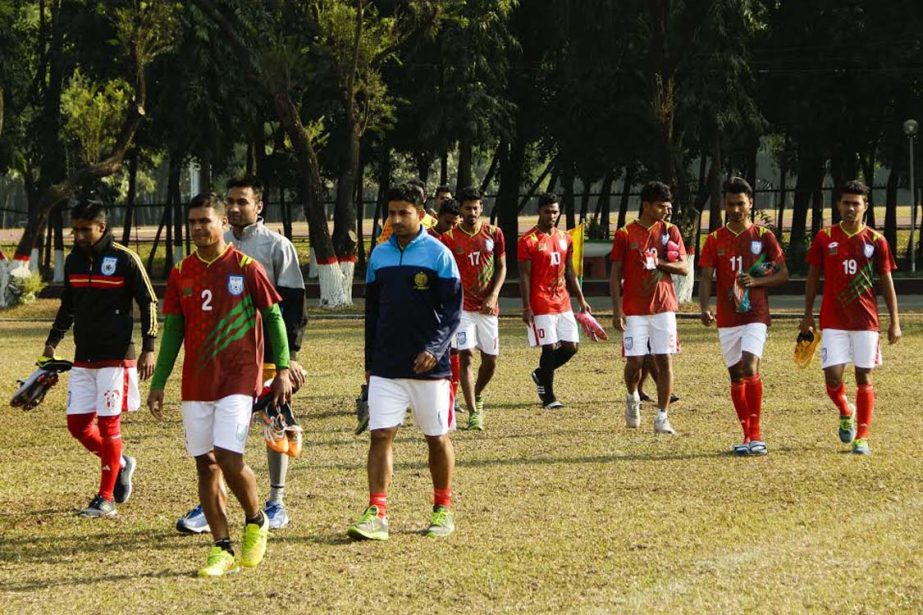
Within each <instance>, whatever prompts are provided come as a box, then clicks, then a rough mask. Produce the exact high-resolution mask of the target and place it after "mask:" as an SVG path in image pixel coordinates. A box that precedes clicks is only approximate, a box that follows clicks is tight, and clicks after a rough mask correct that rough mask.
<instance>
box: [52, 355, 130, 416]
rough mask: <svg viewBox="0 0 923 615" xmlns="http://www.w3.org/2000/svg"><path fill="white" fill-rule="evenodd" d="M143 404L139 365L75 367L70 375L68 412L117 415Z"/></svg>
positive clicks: (68, 381)
mask: <svg viewBox="0 0 923 615" xmlns="http://www.w3.org/2000/svg"><path fill="white" fill-rule="evenodd" d="M140 407H141V394H140V393H139V391H138V368H137V367H99V368H89V367H73V368H71V371H70V375H69V376H68V378H67V413H68V414H90V413H93V412H95V413H96V415H97V416H116V415H118V414H121V413H123V412H134V411H135V410H137V409H138V408H140Z"/></svg>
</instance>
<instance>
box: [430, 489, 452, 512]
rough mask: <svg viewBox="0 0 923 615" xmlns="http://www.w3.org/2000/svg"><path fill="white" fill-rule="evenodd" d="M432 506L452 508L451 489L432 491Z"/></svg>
mask: <svg viewBox="0 0 923 615" xmlns="http://www.w3.org/2000/svg"><path fill="white" fill-rule="evenodd" d="M433 506H442V507H444V508H449V507H450V506H452V490H451V489H433Z"/></svg>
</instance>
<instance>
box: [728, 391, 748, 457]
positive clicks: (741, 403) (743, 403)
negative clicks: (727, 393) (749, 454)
mask: <svg viewBox="0 0 923 615" xmlns="http://www.w3.org/2000/svg"><path fill="white" fill-rule="evenodd" d="M731 401H732V402H734V411H735V412H737V420H738V421H740V427H741V429H743V431H744V442H749V441H750V428H749V423H750V409H749V408H748V407H747V385H746V382H745V381H743V380H740V381H737V382H733V381H732V382H731Z"/></svg>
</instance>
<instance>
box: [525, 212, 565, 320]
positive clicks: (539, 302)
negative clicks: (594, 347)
mask: <svg viewBox="0 0 923 615" xmlns="http://www.w3.org/2000/svg"><path fill="white" fill-rule="evenodd" d="M571 243H572V240H571V236H570V234H568V233H565V232H564V231H559V230H558V229H556V228H555V229H551V234H549V235H546V234H545V233H543V232H542V231H540V230H538V227H537V226H536V227H533V228H532V230H530V231H528V232H527V233H526V234H525V235H523V236H522V237H520V238H519V244H518V246H517V247H518V249H517V257H518V259H519V260H521V261H530V262H531V263H532V275H531V276H530V277H529V282H530V284H529V304H530V307H531V308H532V313H533V314H534V315H536V316H541V315H544V314H561V313H563V312H570V311H571V307H570V294H569V293H568V292H567V283H566V280H565V278H564V272H565V259H566V258H567V251H568V250H569V249H570V246H571Z"/></svg>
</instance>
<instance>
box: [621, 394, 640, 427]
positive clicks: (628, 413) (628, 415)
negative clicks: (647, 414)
mask: <svg viewBox="0 0 923 615" xmlns="http://www.w3.org/2000/svg"><path fill="white" fill-rule="evenodd" d="M640 425H641V399H640V398H639V397H638V394H637V393H635V394H634V395H630V394H629V395H626V396H625V427H629V428H631V429H635V428H637V427H639V426H640Z"/></svg>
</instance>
